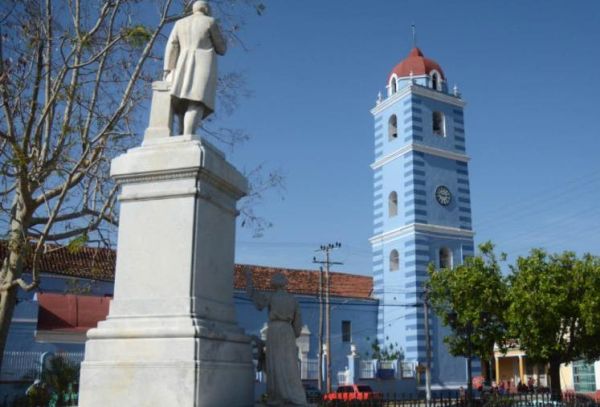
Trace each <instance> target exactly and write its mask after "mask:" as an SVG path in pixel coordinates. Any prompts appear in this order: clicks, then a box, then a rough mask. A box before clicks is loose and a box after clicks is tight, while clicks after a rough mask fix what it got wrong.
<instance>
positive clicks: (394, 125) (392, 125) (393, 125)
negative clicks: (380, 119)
mask: <svg viewBox="0 0 600 407" xmlns="http://www.w3.org/2000/svg"><path fill="white" fill-rule="evenodd" d="M397 137H398V118H397V117H396V115H395V114H393V115H391V116H390V119H389V120H388V141H392V140H394V139H396V138H397Z"/></svg>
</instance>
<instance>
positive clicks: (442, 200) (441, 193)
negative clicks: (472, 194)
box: [435, 185, 452, 206]
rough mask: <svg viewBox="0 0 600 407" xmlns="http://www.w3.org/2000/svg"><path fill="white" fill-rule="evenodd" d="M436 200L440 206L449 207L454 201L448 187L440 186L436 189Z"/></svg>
mask: <svg viewBox="0 0 600 407" xmlns="http://www.w3.org/2000/svg"><path fill="white" fill-rule="evenodd" d="M435 199H436V200H437V201H438V203H439V204H440V205H442V206H448V205H449V204H450V201H452V194H451V193H450V190H449V189H448V188H447V187H446V186H444V185H440V186H439V187H437V188H436V189H435Z"/></svg>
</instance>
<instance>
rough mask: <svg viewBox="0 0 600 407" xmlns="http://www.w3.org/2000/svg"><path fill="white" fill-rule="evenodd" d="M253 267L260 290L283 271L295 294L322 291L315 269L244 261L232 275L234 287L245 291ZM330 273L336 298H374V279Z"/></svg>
mask: <svg viewBox="0 0 600 407" xmlns="http://www.w3.org/2000/svg"><path fill="white" fill-rule="evenodd" d="M246 267H250V268H252V272H253V275H254V277H253V283H254V287H255V288H257V289H259V290H270V289H271V277H272V276H273V275H274V274H275V273H282V274H283V275H285V276H286V277H287V279H288V290H289V291H290V292H293V293H296V294H307V295H317V294H318V292H319V273H318V272H317V271H314V270H295V269H282V268H277V267H263V266H253V265H245V264H236V265H235V273H234V277H233V286H234V288H235V289H238V290H243V289H245V287H246V276H245V271H244V269H245V268H246ZM330 274H331V291H330V294H331V295H332V296H335V297H351V298H364V299H370V298H372V296H371V294H372V291H373V279H372V278H371V277H367V276H359V275H354V274H346V273H330Z"/></svg>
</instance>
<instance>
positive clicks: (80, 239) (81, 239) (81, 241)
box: [67, 234, 89, 253]
mask: <svg viewBox="0 0 600 407" xmlns="http://www.w3.org/2000/svg"><path fill="white" fill-rule="evenodd" d="M88 239H89V238H88V235H86V234H83V235H81V236H77V237H76V238H75V239H73V240H71V241H70V242H69V243H67V250H68V251H69V253H77V252H79V251H80V250H81V249H82V248H84V247H85V244H86V243H87V242H88Z"/></svg>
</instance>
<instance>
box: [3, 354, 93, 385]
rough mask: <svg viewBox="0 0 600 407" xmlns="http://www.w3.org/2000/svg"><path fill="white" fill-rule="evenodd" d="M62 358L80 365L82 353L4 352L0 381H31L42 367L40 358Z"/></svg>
mask: <svg viewBox="0 0 600 407" xmlns="http://www.w3.org/2000/svg"><path fill="white" fill-rule="evenodd" d="M43 355H47V356H46V358H47V357H50V356H52V355H54V356H62V357H65V358H67V359H69V360H70V361H71V362H73V363H77V364H80V363H81V361H82V360H83V352H56V353H52V352H23V351H6V352H4V359H3V361H2V372H1V373H0V381H3V382H4V381H18V380H25V381H30V380H31V381H33V380H34V379H35V378H36V377H37V376H38V375H39V372H40V370H41V367H42V356H43Z"/></svg>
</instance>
